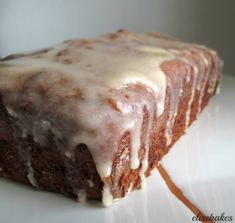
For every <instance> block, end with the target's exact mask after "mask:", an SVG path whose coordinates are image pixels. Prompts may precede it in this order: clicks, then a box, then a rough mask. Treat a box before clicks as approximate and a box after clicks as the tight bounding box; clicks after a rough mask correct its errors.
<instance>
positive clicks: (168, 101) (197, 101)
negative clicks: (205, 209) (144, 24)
mask: <svg viewBox="0 0 235 223" xmlns="http://www.w3.org/2000/svg"><path fill="white" fill-rule="evenodd" d="M221 68H222V62H221V60H220V59H219V57H218V55H217V53H216V52H215V51H213V50H211V49H208V48H206V47H205V46H202V45H195V44H188V43H183V42H180V41H178V40H175V39H172V38H169V37H166V36H163V35H161V34H158V33H146V34H135V33H130V32H128V31H126V30H119V31H118V32H116V33H112V34H108V35H105V36H102V37H100V38H98V39H79V40H68V41H65V42H63V43H62V44H58V45H55V46H53V47H51V48H48V49H44V50H39V51H35V52H29V53H23V54H15V55H10V56H8V57H6V58H3V59H2V60H1V62H0V176H3V177H7V178H10V179H13V180H16V181H20V182H24V183H27V184H31V185H32V186H34V187H36V188H38V189H43V190H49V191H55V192H60V193H63V194H66V195H69V196H73V197H77V198H78V200H84V199H85V198H88V199H100V200H101V199H102V200H103V203H104V205H106V206H109V205H110V204H112V201H113V199H116V198H121V197H124V196H125V195H126V194H127V193H128V192H129V191H131V190H134V189H136V188H140V187H142V186H143V185H144V182H145V177H146V176H148V175H150V174H151V171H152V170H153V169H154V168H155V166H156V164H157V162H158V161H159V160H160V159H161V158H162V157H163V156H164V155H165V154H166V153H167V152H168V151H169V149H170V148H171V147H172V145H173V144H174V143H175V142H176V140H177V139H178V138H179V137H180V136H181V135H182V134H183V133H184V132H185V131H186V130H187V128H188V126H189V125H190V124H191V123H192V122H193V121H194V120H195V119H196V118H197V116H198V115H199V114H200V112H201V110H202V109H203V108H204V107H205V106H206V105H207V103H208V101H209V99H210V98H211V96H213V95H214V94H215V93H216V91H217V90H218V86H219V80H220V74H221Z"/></svg>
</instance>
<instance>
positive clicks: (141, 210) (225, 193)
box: [0, 75, 235, 223]
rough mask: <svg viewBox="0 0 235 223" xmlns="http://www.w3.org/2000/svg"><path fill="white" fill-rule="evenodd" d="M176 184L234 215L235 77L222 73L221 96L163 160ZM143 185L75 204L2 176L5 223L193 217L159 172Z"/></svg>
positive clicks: (208, 207)
mask: <svg viewBox="0 0 235 223" xmlns="http://www.w3.org/2000/svg"><path fill="white" fill-rule="evenodd" d="M162 163H163V165H164V167H165V168H166V169H167V170H168V172H169V174H170V176H171V177H172V179H173V180H174V181H175V183H176V184H177V185H178V186H179V187H180V188H181V189H182V190H183V191H184V193H185V194H186V195H187V196H188V197H189V198H190V199H191V201H193V202H194V203H195V204H196V205H197V206H199V207H200V208H201V209H202V210H203V211H204V212H205V213H206V214H207V215H211V214H213V215H214V216H216V215H221V214H222V213H223V212H225V215H228V216H233V218H235V78H234V77H230V76H226V75H225V76H224V77H223V82H222V89H221V93H220V95H218V96H216V97H214V98H213V99H212V101H211V102H210V105H209V106H208V107H207V108H206V109H205V110H204V111H203V113H202V114H201V116H200V117H199V120H198V121H196V122H195V123H194V124H193V125H192V126H191V127H190V128H189V130H188V132H187V134H186V135H184V136H183V137H182V138H181V139H180V140H179V141H178V142H177V143H176V145H175V146H174V148H173V149H172V150H171V152H170V153H169V154H168V155H167V156H166V157H165V158H164V159H163V161H162ZM147 181H148V182H147V186H146V188H145V190H142V191H141V190H140V191H135V192H132V193H130V194H129V196H128V197H127V198H125V199H124V200H122V201H119V202H115V203H114V205H113V206H112V207H110V208H102V207H101V206H100V205H99V203H98V202H88V203H76V202H75V201H74V200H72V199H69V198H66V197H64V196H62V195H58V194H54V193H48V192H41V191H35V190H33V189H32V188H30V187H27V186H24V185H21V184H18V183H14V182H10V181H6V180H4V179H0V222H1V223H13V222H14V223H15V222H20V223H21V222H22V223H62V222H66V223H70V222H76V223H82V222H89V223H90V222H102V223H115V222H117V223H123V222H128V223H129V222H140V223H142V222H145V223H150V222H154V223H157V222H160V223H164V222H171V223H172V222H174V223H175V222H179V223H186V222H192V217H193V214H192V213H191V211H189V210H188V209H187V208H186V207H185V206H184V205H183V204H182V203H181V202H180V201H179V200H177V199H176V198H175V197H174V195H172V194H171V192H169V190H168V188H167V186H166V185H165V183H164V181H163V180H162V179H161V177H160V176H159V174H158V173H157V171H155V173H154V174H153V176H152V177H150V178H149V179H148V180H147Z"/></svg>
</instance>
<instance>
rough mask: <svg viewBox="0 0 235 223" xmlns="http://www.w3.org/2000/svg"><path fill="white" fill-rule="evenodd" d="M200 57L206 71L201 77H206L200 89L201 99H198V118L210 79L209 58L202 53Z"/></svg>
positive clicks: (202, 72)
mask: <svg viewBox="0 0 235 223" xmlns="http://www.w3.org/2000/svg"><path fill="white" fill-rule="evenodd" d="M199 55H200V57H201V58H202V61H203V63H204V65H205V66H203V67H205V70H203V71H201V75H203V76H204V78H203V81H202V85H201V87H200V94H199V99H198V110H197V116H198V115H199V114H200V112H201V110H202V99H203V96H204V92H205V87H206V83H207V81H208V78H209V76H210V75H209V74H208V71H209V70H208V64H209V61H208V60H207V58H206V57H205V56H204V55H203V54H202V53H201V52H200V53H199Z"/></svg>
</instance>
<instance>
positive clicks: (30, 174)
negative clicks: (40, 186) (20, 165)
mask: <svg viewBox="0 0 235 223" xmlns="http://www.w3.org/2000/svg"><path fill="white" fill-rule="evenodd" d="M26 165H27V178H28V180H29V182H30V183H31V185H32V186H34V187H37V181H36V179H35V177H34V170H33V167H32V164H31V160H30V159H28V161H27V163H26Z"/></svg>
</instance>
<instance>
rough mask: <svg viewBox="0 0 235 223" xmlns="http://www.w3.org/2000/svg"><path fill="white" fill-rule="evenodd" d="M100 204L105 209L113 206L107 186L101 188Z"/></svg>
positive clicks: (111, 196)
mask: <svg viewBox="0 0 235 223" xmlns="http://www.w3.org/2000/svg"><path fill="white" fill-rule="evenodd" d="M102 203H103V205H104V206H105V207H110V206H111V205H112V204H113V195H112V193H111V191H110V188H109V186H107V185H104V187H103V194H102Z"/></svg>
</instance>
